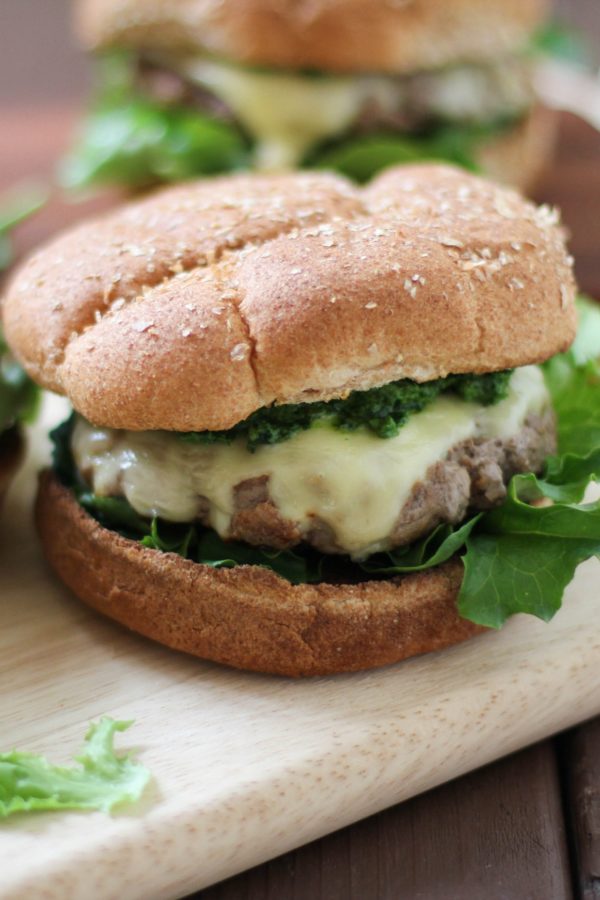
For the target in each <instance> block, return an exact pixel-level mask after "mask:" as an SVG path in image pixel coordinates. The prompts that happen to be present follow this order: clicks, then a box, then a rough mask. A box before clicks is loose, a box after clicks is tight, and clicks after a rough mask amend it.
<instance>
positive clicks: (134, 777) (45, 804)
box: [0, 717, 150, 816]
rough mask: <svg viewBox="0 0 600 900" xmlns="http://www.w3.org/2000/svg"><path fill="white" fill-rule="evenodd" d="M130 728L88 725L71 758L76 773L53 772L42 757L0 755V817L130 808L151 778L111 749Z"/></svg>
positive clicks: (56, 769)
mask: <svg viewBox="0 0 600 900" xmlns="http://www.w3.org/2000/svg"><path fill="white" fill-rule="evenodd" d="M131 724H132V723H131V722H118V721H115V720H114V719H109V718H106V717H104V718H102V719H101V720H100V722H98V723H97V724H94V725H92V726H91V727H90V729H89V731H88V733H87V734H86V737H85V744H84V747H83V750H82V752H81V754H80V755H79V756H78V757H76V761H77V762H79V763H80V764H81V765H80V766H79V767H72V768H66V767H62V766H55V765H52V764H51V763H49V762H48V761H47V760H46V759H45V758H44V757H43V756H37V755H35V754H33V753H24V752H21V751H18V750H13V751H12V752H10V753H0V816H9V815H11V814H12V813H19V812H32V811H34V810H57V809H100V810H103V811H104V812H110V811H111V810H112V809H113V807H115V806H117V805H120V804H122V803H135V801H136V800H138V799H139V798H140V796H141V795H142V792H143V790H144V788H145V787H146V785H147V783H148V780H149V778H150V773H149V772H148V770H147V769H146V768H145V767H144V766H142V765H141V764H140V763H138V762H135V760H133V759H132V757H131V755H130V754H127V755H121V756H117V755H116V754H115V751H114V749H113V739H114V735H115V732H117V731H125V730H126V729H127V728H129V726H130V725H131Z"/></svg>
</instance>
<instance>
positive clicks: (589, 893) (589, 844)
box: [561, 719, 600, 900]
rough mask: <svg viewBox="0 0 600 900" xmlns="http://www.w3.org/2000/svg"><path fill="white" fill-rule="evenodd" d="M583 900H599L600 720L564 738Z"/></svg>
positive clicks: (571, 821)
mask: <svg viewBox="0 0 600 900" xmlns="http://www.w3.org/2000/svg"><path fill="white" fill-rule="evenodd" d="M561 759H562V764H563V771H564V779H565V786H566V792H565V795H566V803H567V813H568V821H569V824H570V830H571V841H572V845H573V851H574V868H575V877H576V882H577V887H578V889H579V892H580V897H581V900H598V898H600V719H596V720H595V721H594V722H591V723H590V724H589V725H585V726H583V727H582V728H577V729H576V730H575V731H573V732H571V733H569V734H568V735H566V736H565V738H564V740H563V741H562V754H561Z"/></svg>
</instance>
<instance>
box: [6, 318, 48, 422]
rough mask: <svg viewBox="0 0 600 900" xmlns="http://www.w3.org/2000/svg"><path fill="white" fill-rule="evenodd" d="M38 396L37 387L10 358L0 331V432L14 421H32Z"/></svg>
mask: <svg viewBox="0 0 600 900" xmlns="http://www.w3.org/2000/svg"><path fill="white" fill-rule="evenodd" d="M39 398H40V392H39V389H38V388H37V386H36V385H35V384H34V383H33V382H32V381H30V380H29V378H28V377H27V375H26V374H25V372H24V371H23V369H22V368H21V366H20V365H19V364H18V363H17V362H15V360H14V359H13V358H12V356H11V355H10V353H9V352H8V348H7V346H6V344H5V343H4V340H3V338H2V333H1V332H0V433H1V432H2V431H4V430H6V429H7V428H10V427H11V426H12V425H14V424H15V423H16V422H31V421H33V419H34V418H35V415H36V413H37V410H38V406H39Z"/></svg>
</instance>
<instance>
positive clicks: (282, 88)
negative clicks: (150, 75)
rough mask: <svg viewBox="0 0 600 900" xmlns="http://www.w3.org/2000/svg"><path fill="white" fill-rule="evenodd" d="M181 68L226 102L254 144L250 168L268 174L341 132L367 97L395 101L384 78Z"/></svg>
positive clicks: (204, 64) (195, 64)
mask: <svg viewBox="0 0 600 900" xmlns="http://www.w3.org/2000/svg"><path fill="white" fill-rule="evenodd" d="M181 68H182V70H183V73H184V75H185V76H186V77H187V78H189V79H190V80H192V81H195V82H197V83H198V84H200V85H202V86H203V87H205V88H208V89H209V90H210V91H212V93H213V94H215V96H217V97H219V99H220V100H222V101H223V102H224V103H226V104H227V106H228V107H229V109H230V110H231V111H232V112H233V114H234V115H235V117H236V119H237V120H238V122H240V123H241V125H242V127H243V128H245V130H246V131H247V132H248V133H249V134H250V135H251V136H252V137H253V138H254V139H255V140H256V148H255V166H256V168H258V169H263V170H268V171H279V170H284V169H292V168H295V167H297V166H298V165H299V164H300V163H301V162H302V160H303V158H304V157H305V156H306V154H307V152H308V151H309V150H310V148H311V147H313V146H314V145H315V144H318V143H320V142H321V141H324V140H326V139H327V138H329V137H333V136H335V135H337V134H341V133H342V132H344V131H346V130H347V128H348V127H349V126H350V125H351V124H352V122H353V121H354V120H355V119H356V118H357V116H358V113H359V112H360V110H361V108H362V106H363V105H364V103H365V101H366V100H367V99H368V98H376V99H377V101H378V102H379V103H380V104H381V105H382V107H383V108H384V109H391V108H393V106H394V104H395V103H397V99H396V98H397V94H398V89H397V88H394V85H393V82H392V80H391V79H390V78H383V77H381V78H378V77H374V76H368V75H367V76H358V77H353V76H342V77H334V76H328V77H311V76H308V75H295V74H289V73H287V72H265V71H256V70H253V69H245V68H243V67H241V66H235V65H229V64H227V63H224V62H221V61H217V60H213V59H208V58H202V57H200V58H194V59H192V60H190V61H188V62H187V63H184V64H183V66H181Z"/></svg>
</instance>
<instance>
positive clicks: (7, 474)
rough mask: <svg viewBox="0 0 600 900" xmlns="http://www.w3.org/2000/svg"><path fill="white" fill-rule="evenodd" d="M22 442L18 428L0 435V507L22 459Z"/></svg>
mask: <svg viewBox="0 0 600 900" xmlns="http://www.w3.org/2000/svg"><path fill="white" fill-rule="evenodd" d="M23 452H24V442H23V438H22V437H21V433H20V431H19V429H18V428H11V429H9V430H8V431H4V432H2V433H1V434H0V506H1V505H2V502H3V500H4V497H5V495H6V492H7V490H8V488H9V486H10V483H11V481H12V479H13V476H14V474H15V472H16V471H17V469H18V468H19V465H20V463H21V460H22V459H23Z"/></svg>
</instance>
